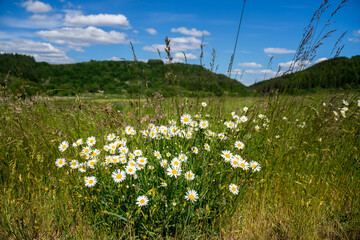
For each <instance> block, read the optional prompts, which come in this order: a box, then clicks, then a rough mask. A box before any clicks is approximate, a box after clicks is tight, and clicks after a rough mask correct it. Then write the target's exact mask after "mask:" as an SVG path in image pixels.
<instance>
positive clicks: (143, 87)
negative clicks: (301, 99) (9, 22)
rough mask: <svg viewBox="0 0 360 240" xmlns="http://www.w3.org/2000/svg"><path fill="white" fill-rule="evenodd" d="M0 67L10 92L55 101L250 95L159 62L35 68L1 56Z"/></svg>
mask: <svg viewBox="0 0 360 240" xmlns="http://www.w3.org/2000/svg"><path fill="white" fill-rule="evenodd" d="M0 66H1V68H0V74H1V75H0V77H1V79H2V81H3V79H5V76H6V74H7V73H8V72H9V70H10V76H11V77H10V81H9V84H10V87H12V88H13V89H16V88H18V87H19V85H20V84H21V83H23V82H25V83H26V84H27V86H28V88H29V89H30V90H31V89H32V91H33V92H34V91H42V92H51V93H52V94H56V95H74V94H79V93H95V92H99V91H104V93H105V94H121V95H122V96H124V97H128V96H132V95H134V94H138V93H141V94H142V95H147V96H151V95H152V94H153V93H154V92H155V91H157V92H160V93H161V94H162V95H164V96H171V95H174V94H179V95H180V96H195V95H198V94H200V95H202V96H215V95H216V96H221V95H224V94H225V95H230V96H243V95H248V94H250V93H252V92H254V91H253V90H250V89H249V88H247V87H245V86H244V85H242V84H241V83H239V82H238V81H236V80H233V79H230V78H228V77H226V76H225V75H222V74H216V73H213V72H211V71H209V70H207V69H205V68H204V67H202V66H199V65H190V64H181V63H174V64H164V63H163V62H162V61H161V60H149V62H148V63H144V62H138V61H137V62H134V61H93V60H92V61H90V62H84V63H75V64H48V63H44V62H40V63H36V62H35V60H34V59H33V58H32V57H29V56H23V55H12V54H2V55H0ZM174 86H176V87H174Z"/></svg>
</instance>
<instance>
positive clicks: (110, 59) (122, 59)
mask: <svg viewBox="0 0 360 240" xmlns="http://www.w3.org/2000/svg"><path fill="white" fill-rule="evenodd" d="M106 60H107V61H125V58H119V57H111V58H108V59H106Z"/></svg>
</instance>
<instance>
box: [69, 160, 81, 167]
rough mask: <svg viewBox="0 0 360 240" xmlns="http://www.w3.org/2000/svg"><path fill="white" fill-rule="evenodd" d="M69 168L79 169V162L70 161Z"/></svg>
mask: <svg viewBox="0 0 360 240" xmlns="http://www.w3.org/2000/svg"><path fill="white" fill-rule="evenodd" d="M70 167H71V168H72V169H76V168H78V167H79V162H78V161H77V160H72V161H71V162H70Z"/></svg>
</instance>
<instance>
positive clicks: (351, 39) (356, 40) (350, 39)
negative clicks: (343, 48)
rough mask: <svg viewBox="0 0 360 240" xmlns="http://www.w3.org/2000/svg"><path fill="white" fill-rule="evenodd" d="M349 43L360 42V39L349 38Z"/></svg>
mask: <svg viewBox="0 0 360 240" xmlns="http://www.w3.org/2000/svg"><path fill="white" fill-rule="evenodd" d="M349 42H360V38H349Z"/></svg>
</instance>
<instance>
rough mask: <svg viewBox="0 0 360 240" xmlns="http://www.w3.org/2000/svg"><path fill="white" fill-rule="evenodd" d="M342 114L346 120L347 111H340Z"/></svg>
mask: <svg viewBox="0 0 360 240" xmlns="http://www.w3.org/2000/svg"><path fill="white" fill-rule="evenodd" d="M340 113H341V116H343V117H344V118H346V115H345V111H344V110H343V109H342V110H341V111H340Z"/></svg>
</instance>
